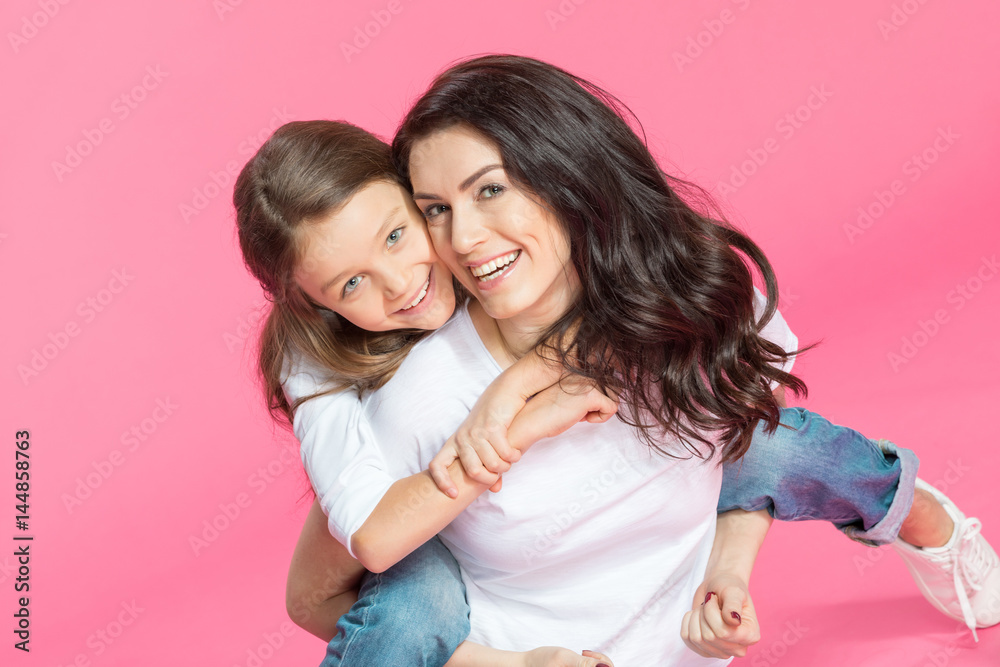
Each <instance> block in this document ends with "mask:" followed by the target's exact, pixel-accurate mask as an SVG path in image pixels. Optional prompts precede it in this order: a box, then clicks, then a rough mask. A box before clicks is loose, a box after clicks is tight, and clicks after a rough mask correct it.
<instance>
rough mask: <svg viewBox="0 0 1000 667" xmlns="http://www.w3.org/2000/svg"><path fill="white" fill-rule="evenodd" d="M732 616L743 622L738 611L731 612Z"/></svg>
mask: <svg viewBox="0 0 1000 667" xmlns="http://www.w3.org/2000/svg"><path fill="white" fill-rule="evenodd" d="M733 618H735V619H736V620H737V621H739V622H740V623H742V622H743V617H742V616H740V613H739V612H738V611H734V612H733Z"/></svg>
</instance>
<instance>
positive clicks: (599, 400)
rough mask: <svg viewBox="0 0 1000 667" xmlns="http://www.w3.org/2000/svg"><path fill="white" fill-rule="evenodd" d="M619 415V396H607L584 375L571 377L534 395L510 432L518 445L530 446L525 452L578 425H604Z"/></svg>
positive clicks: (524, 448) (522, 449) (523, 448)
mask: <svg viewBox="0 0 1000 667" xmlns="http://www.w3.org/2000/svg"><path fill="white" fill-rule="evenodd" d="M616 412H618V400H617V398H616V397H608V396H606V395H605V394H604V393H602V392H601V391H600V390H599V389H597V387H595V386H594V385H592V384H591V383H590V382H589V381H588V380H586V379H584V378H581V377H580V376H577V375H569V376H567V377H565V378H563V379H562V380H560V381H559V382H558V383H557V384H554V385H552V386H551V387H549V388H548V389H546V390H545V391H542V392H540V393H539V394H537V395H536V396H534V397H533V398H532V399H531V401H529V402H528V404H527V405H526V406H525V407H524V409H523V410H521V412H520V413H518V415H517V417H516V418H515V419H514V423H513V424H511V429H510V432H511V434H512V435H516V441H517V442H519V443H520V442H525V443H527V445H526V446H522V447H521V451H522V453H523V452H524V451H525V450H526V449H527V448H528V447H530V446H531V445H532V444H534V443H535V442H537V441H539V440H541V439H542V438H552V437H555V436H557V435H559V434H560V433H562V432H563V431H565V430H567V429H569V427H571V426H573V424H576V423H577V422H582V421H586V422H590V423H592V424H601V423H604V422H606V421H608V420H609V419H611V418H612V417H613V416H614V415H615V413H616ZM511 439H512V440H514V439H515V438H514V437H512V438H511Z"/></svg>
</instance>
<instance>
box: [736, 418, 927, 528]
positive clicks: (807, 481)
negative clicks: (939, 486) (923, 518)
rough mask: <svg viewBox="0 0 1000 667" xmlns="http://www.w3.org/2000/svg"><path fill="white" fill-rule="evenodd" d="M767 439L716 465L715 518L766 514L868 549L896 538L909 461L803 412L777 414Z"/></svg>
mask: <svg viewBox="0 0 1000 667" xmlns="http://www.w3.org/2000/svg"><path fill="white" fill-rule="evenodd" d="M781 424H782V425H781V426H779V427H778V429H777V430H776V431H775V432H774V434H773V435H767V434H765V433H764V431H763V428H762V427H760V426H758V427H757V430H756V431H755V432H754V437H753V442H752V443H751V445H750V449H749V451H747V453H746V455H745V456H744V457H743V458H742V459H740V460H739V461H735V462H733V463H727V464H726V465H725V466H723V479H722V494H721V496H720V497H719V512H726V511H728V510H733V509H745V510H761V509H766V510H768V512H770V513H771V516H773V517H774V518H775V519H778V520H779V521H806V520H814V519H815V520H820V521H829V522H830V523H832V524H834V525H835V526H837V527H838V528H839V529H841V530H842V531H844V533H845V534H846V535H847V536H848V537H850V538H851V539H853V540H856V541H858V542H862V543H864V544H867V545H869V546H879V545H882V544H889V543H890V542H892V541H894V540H895V539H896V535H897V534H898V533H899V529H900V527H901V526H902V525H903V520H904V519H905V518H906V515H907V514H909V513H910V506H911V505H912V504H913V489H914V485H915V483H916V477H917V467H918V466H919V461H918V460H917V455H916V454H914V453H913V452H912V451H911V450H909V449H903V448H902V447H897V446H896V445H894V444H893V443H891V442H889V441H888V440H878V441H875V440H870V439H868V438H866V437H865V436H863V435H862V434H860V433H858V432H857V431H854V430H852V429H849V428H846V427H844V426H837V425H836V424H832V423H830V422H829V421H827V420H826V419H824V418H823V417H821V416H820V415H818V414H816V413H815V412H810V411H809V410H806V409H805V408H784V409H782V411H781Z"/></svg>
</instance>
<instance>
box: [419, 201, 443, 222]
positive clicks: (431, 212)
mask: <svg viewBox="0 0 1000 667" xmlns="http://www.w3.org/2000/svg"><path fill="white" fill-rule="evenodd" d="M447 210H448V207H447V206H445V205H444V204H434V205H433V206H428V207H427V208H425V209H424V217H425V218H427V219H428V220H430V219H431V218H433V217H436V216H438V215H441V214H442V213H444V212H445V211H447Z"/></svg>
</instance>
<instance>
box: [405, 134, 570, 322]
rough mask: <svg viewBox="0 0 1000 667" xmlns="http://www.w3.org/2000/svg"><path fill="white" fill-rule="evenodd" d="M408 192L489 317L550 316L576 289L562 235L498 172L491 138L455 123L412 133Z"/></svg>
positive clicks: (438, 244)
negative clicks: (418, 136) (423, 133)
mask: <svg viewBox="0 0 1000 667" xmlns="http://www.w3.org/2000/svg"><path fill="white" fill-rule="evenodd" d="M410 179H411V181H412V183H413V191H414V195H413V199H414V201H416V203H417V206H418V207H419V208H420V210H421V211H422V212H423V214H424V217H425V218H426V219H427V228H428V231H429V232H430V235H431V239H432V240H433V242H434V247H435V249H436V250H437V252H438V255H439V256H440V257H441V259H442V260H443V261H444V262H445V264H447V265H448V268H449V269H451V271H452V273H453V274H455V276H456V277H457V278H458V280H459V281H460V282H461V283H462V284H463V285H464V286H465V287H466V289H468V290H469V292H470V293H472V295H473V296H474V297H476V299H478V300H479V302H480V303H481V304H482V306H483V310H484V311H485V312H486V313H487V314H488V315H490V316H491V317H493V318H494V319H498V320H504V319H509V318H514V317H529V318H531V319H532V320H535V321H537V322H542V321H543V320H547V321H548V322H552V321H555V319H557V318H558V317H559V316H561V315H562V314H563V313H565V312H566V311H567V310H568V309H569V307H570V305H571V304H572V303H573V300H574V298H575V296H576V294H577V292H578V280H577V275H576V270H575V269H574V267H573V265H572V263H571V262H570V244H569V238H568V236H567V234H566V232H565V230H564V229H563V226H562V225H561V224H560V223H559V221H558V220H557V219H556V217H555V216H554V215H553V214H552V213H551V211H549V209H548V208H546V207H545V206H543V205H542V204H540V203H538V202H537V201H535V199H533V198H532V197H531V196H530V195H529V194H528V193H526V192H525V191H524V190H522V189H520V188H518V187H517V186H515V185H514V184H513V182H512V181H511V179H510V178H508V177H507V174H506V173H505V172H504V168H503V164H502V160H501V158H500V152H499V151H498V149H497V147H496V145H495V144H493V143H492V142H491V141H489V140H488V139H486V138H485V137H484V136H483V135H481V134H480V133H478V132H477V131H475V130H473V129H471V128H469V127H467V126H464V125H456V126H453V127H450V128H448V129H445V130H440V131H438V132H436V133H434V134H432V135H430V136H429V137H427V138H425V139H422V140H420V141H417V142H416V143H415V144H414V146H413V151H412V153H411V159H410Z"/></svg>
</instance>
